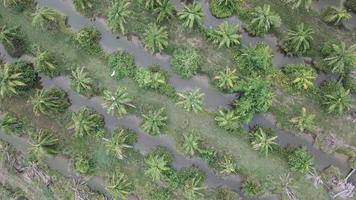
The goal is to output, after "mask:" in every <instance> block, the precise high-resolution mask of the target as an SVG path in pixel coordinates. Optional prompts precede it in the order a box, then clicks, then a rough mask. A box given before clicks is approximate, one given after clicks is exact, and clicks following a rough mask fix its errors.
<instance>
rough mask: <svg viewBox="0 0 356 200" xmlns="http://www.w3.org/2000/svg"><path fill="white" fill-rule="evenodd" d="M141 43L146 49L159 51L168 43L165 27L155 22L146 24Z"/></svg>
mask: <svg viewBox="0 0 356 200" xmlns="http://www.w3.org/2000/svg"><path fill="white" fill-rule="evenodd" d="M143 43H144V45H145V47H146V48H147V49H150V50H151V51H153V52H161V51H162V50H163V49H164V48H165V47H166V46H167V45H168V32H167V27H166V26H158V25H157V24H155V23H150V24H148V28H147V29H146V31H145V33H144V34H143Z"/></svg>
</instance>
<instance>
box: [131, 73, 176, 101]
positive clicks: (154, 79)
mask: <svg viewBox="0 0 356 200" xmlns="http://www.w3.org/2000/svg"><path fill="white" fill-rule="evenodd" d="M134 80H135V81H136V83H137V84H138V86H139V87H140V88H149V89H154V90H158V91H159V92H161V93H162V94H165V95H168V96H170V97H172V96H175V95H176V92H175V90H174V88H173V87H172V86H171V85H169V84H168V82H167V80H168V75H167V74H165V72H164V71H162V70H161V69H160V68H159V66H153V67H150V68H149V69H146V68H143V67H140V68H139V69H138V70H136V74H135V77H134Z"/></svg>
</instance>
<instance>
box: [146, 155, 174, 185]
mask: <svg viewBox="0 0 356 200" xmlns="http://www.w3.org/2000/svg"><path fill="white" fill-rule="evenodd" d="M145 163H146V165H147V166H148V168H147V170H146V171H145V174H147V175H148V176H150V177H152V179H153V180H155V181H157V180H159V179H160V178H161V177H162V173H163V172H165V171H168V170H169V167H168V162H167V161H166V160H165V158H164V157H163V156H159V155H155V156H153V155H151V156H148V158H146V159H145Z"/></svg>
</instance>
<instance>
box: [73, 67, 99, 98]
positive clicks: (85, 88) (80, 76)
mask: <svg viewBox="0 0 356 200" xmlns="http://www.w3.org/2000/svg"><path fill="white" fill-rule="evenodd" d="M70 84H71V86H72V88H73V89H74V90H75V91H76V92H77V93H79V94H81V95H84V96H89V97H90V96H93V95H94V94H95V86H94V85H95V83H94V80H93V79H92V78H91V77H90V75H89V73H88V72H87V71H86V70H85V68H84V67H81V68H79V67H78V68H76V69H75V70H72V74H71V78H70Z"/></svg>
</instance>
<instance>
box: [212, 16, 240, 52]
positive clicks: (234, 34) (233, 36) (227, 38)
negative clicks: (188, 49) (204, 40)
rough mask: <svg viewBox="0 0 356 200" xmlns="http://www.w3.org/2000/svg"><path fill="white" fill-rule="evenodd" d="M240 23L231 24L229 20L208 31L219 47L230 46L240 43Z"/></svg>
mask: <svg viewBox="0 0 356 200" xmlns="http://www.w3.org/2000/svg"><path fill="white" fill-rule="evenodd" d="M239 29H240V28H239V26H238V25H230V24H228V23H227V22H224V23H223V24H220V25H219V26H218V27H217V28H215V29H212V30H209V31H208V38H209V40H211V41H212V42H213V43H215V44H218V46H219V47H223V46H225V47H227V48H230V47H232V46H236V45H239V44H240V39H241V35H240V33H239V32H240V30H239Z"/></svg>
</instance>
